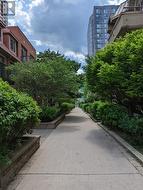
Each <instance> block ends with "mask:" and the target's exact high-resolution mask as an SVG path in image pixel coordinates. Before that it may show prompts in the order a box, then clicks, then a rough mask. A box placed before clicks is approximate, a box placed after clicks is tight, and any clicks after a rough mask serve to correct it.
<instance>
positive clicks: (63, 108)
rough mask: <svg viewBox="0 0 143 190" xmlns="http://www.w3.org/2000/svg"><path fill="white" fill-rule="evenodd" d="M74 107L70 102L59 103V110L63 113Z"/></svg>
mask: <svg viewBox="0 0 143 190" xmlns="http://www.w3.org/2000/svg"><path fill="white" fill-rule="evenodd" d="M74 107H75V105H74V104H72V103H67V102H63V103H62V104H61V111H62V112H63V113H66V112H69V111H71V110H72V109H73V108H74Z"/></svg>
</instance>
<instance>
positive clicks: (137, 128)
mask: <svg viewBox="0 0 143 190" xmlns="http://www.w3.org/2000/svg"><path fill="white" fill-rule="evenodd" d="M118 127H119V128H120V129H122V130H123V131H125V132H127V133H129V134H131V135H132V136H133V137H134V139H136V142H138V143H143V118H140V117H129V116H128V115H126V116H125V117H123V119H122V120H121V121H120V124H119V126H118Z"/></svg>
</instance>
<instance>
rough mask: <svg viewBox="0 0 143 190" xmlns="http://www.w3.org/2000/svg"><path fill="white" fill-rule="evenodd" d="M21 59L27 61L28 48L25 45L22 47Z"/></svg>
mask: <svg viewBox="0 0 143 190" xmlns="http://www.w3.org/2000/svg"><path fill="white" fill-rule="evenodd" d="M21 61H27V50H26V48H25V47H23V46H22V47H21Z"/></svg>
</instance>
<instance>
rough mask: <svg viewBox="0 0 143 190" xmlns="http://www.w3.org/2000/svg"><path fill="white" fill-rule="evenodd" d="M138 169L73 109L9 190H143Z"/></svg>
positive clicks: (97, 128) (137, 165)
mask: <svg viewBox="0 0 143 190" xmlns="http://www.w3.org/2000/svg"><path fill="white" fill-rule="evenodd" d="M131 160H132V162H130V161H131ZM138 167H141V166H140V165H139V163H137V162H136V161H135V160H134V159H133V158H132V157H131V156H130V155H129V154H128V153H126V151H125V150H124V149H123V148H122V147H121V146H120V145H119V144H118V143H117V142H116V141H115V140H114V139H112V137H110V136H109V135H108V134H106V132H104V130H103V129H101V128H100V127H98V126H97V125H96V124H95V123H94V122H93V121H92V120H91V119H90V118H89V117H88V116H87V115H86V114H85V113H83V111H81V110H80V109H78V108H76V109H74V110H73V111H72V112H71V113H70V114H69V115H68V116H67V117H66V119H65V120H64V122H63V123H62V124H61V125H60V126H59V127H58V128H57V129H56V130H53V131H52V132H51V134H50V135H49V136H47V138H46V139H45V140H44V141H43V143H42V144H41V147H40V149H39V150H38V151H37V152H36V153H35V155H34V156H33V157H32V158H31V160H30V161H29V162H28V163H27V164H26V166H25V167H24V168H23V169H22V170H21V171H20V173H19V175H18V176H17V177H16V179H15V181H14V182H12V183H11V185H10V186H9V188H8V190H143V177H142V175H141V174H140V173H139V171H138V170H137V169H136V168H138Z"/></svg>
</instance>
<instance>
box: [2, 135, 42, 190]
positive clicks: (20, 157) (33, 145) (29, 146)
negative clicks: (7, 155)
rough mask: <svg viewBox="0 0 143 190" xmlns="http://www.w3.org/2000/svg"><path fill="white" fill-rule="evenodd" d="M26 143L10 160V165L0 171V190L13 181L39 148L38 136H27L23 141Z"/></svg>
mask: <svg viewBox="0 0 143 190" xmlns="http://www.w3.org/2000/svg"><path fill="white" fill-rule="evenodd" d="M26 138H27V140H28V142H27V143H26V144H25V145H23V147H22V148H21V149H20V150H19V151H18V152H16V154H15V155H14V157H13V158H12V160H11V164H10V165H8V166H6V167H3V168H2V169H1V170H0V190H3V189H5V188H6V186H7V185H8V184H9V183H10V181H12V180H13V178H14V176H16V175H17V174H18V172H19V171H20V169H21V168H22V167H23V166H24V164H25V163H26V162H27V161H28V160H29V159H30V158H31V156H32V155H33V154H34V153H35V151H36V150H37V149H38V148H39V147H40V136H36V137H34V136H28V137H26V136H25V137H24V139H26Z"/></svg>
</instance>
